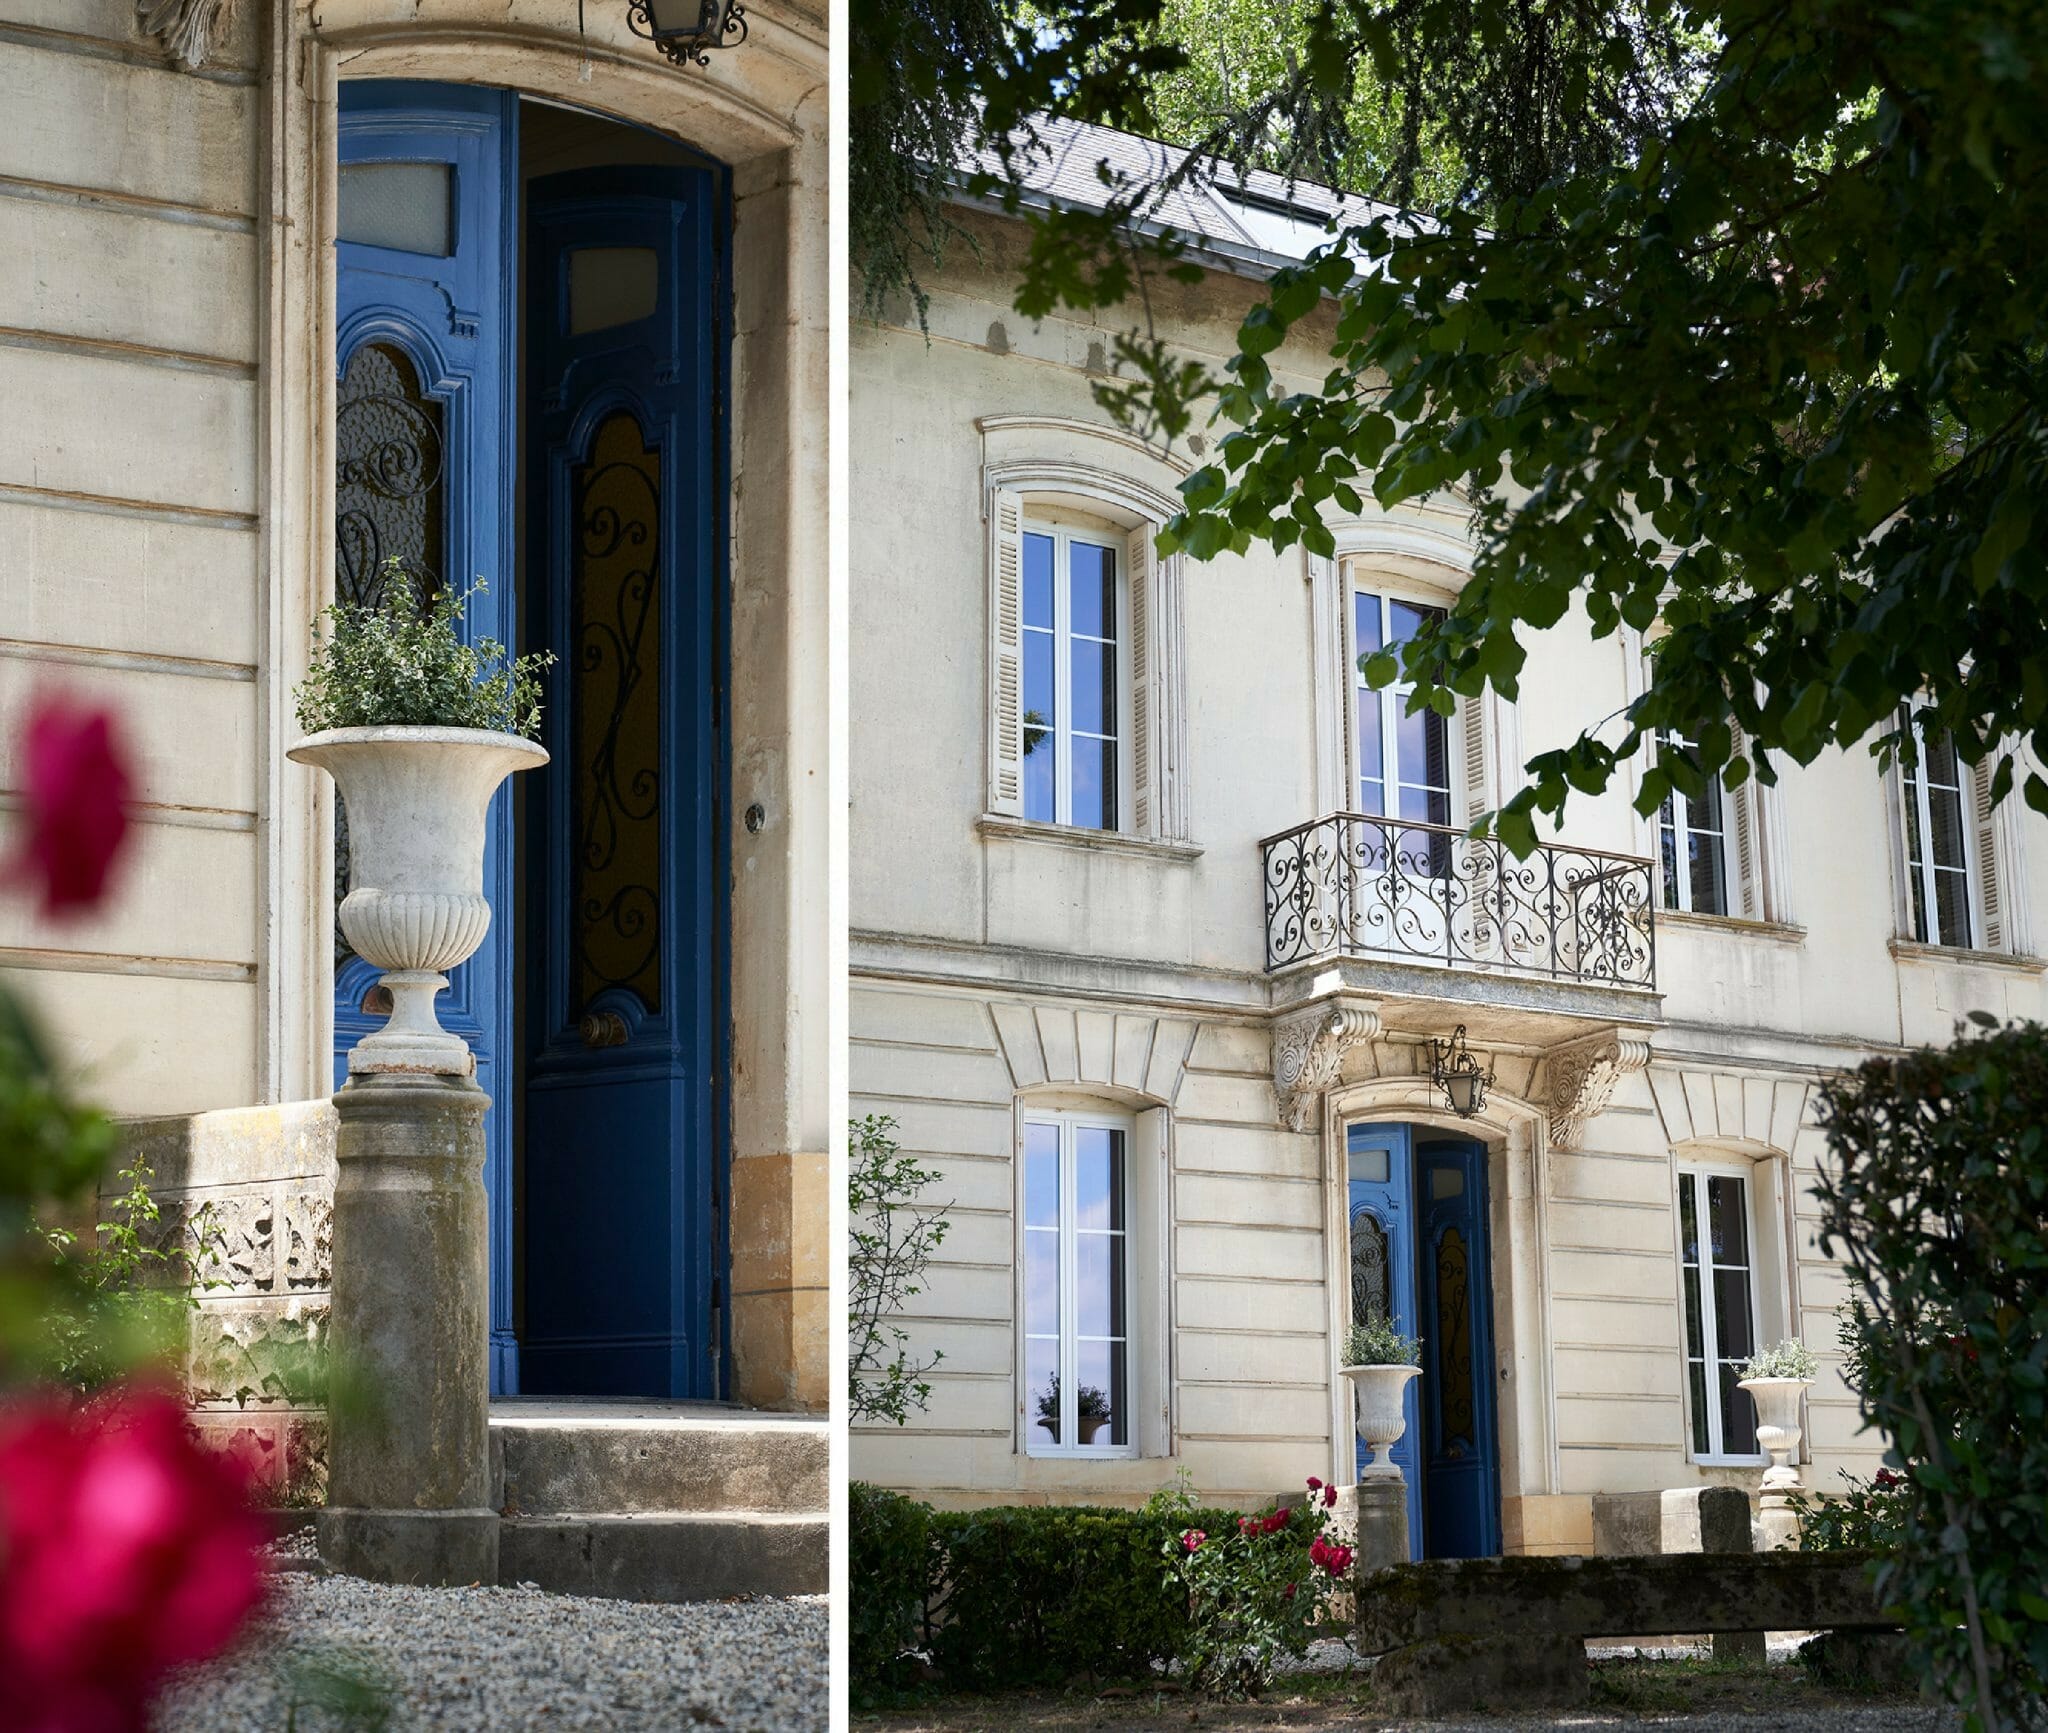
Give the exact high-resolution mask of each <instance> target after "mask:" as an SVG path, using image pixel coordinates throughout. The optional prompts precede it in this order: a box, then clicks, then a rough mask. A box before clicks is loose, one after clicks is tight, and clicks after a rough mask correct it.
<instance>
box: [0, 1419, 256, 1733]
mask: <svg viewBox="0 0 2048 1733" xmlns="http://www.w3.org/2000/svg"><path fill="white" fill-rule="evenodd" d="M248 1492H249V1477H248V1472H247V1468H246V1465H244V1464H242V1463H240V1462H238V1461H235V1460H232V1459H230V1458H227V1457H224V1456H221V1455H219V1454H217V1453H215V1452H212V1451H209V1450H207V1449H206V1448H204V1447H203V1446H202V1445H201V1444H200V1442H199V1440H198V1439H197V1438H196V1437H195V1436H194V1435H193V1433H192V1430H191V1428H190V1426H189V1425H188V1424H187V1421H186V1417H185V1408H184V1404H183V1403H182V1402H181V1401H180V1400H179V1399H178V1397H177V1396H175V1395H173V1394H171V1393H170V1392H168V1391H165V1390H157V1389H143V1388H125V1389H121V1390H118V1391H116V1392H114V1393H112V1394H109V1395H106V1396H102V1397H99V1398H96V1399H95V1400H93V1401H91V1402H89V1403H85V1404H74V1403H73V1402H71V1401H70V1400H69V1399H67V1398H64V1397H61V1396H30V1397H24V1398H17V1399H15V1400H14V1401H12V1402H10V1403H8V1404H6V1405H4V1406H0V1680H4V1681H5V1686H4V1694H5V1696H6V1699H7V1702H6V1712H7V1715H8V1717H9V1719H8V1720H7V1722H6V1725H7V1726H8V1727H9V1728H14V1729H20V1730H21V1733H131V1730H140V1729H142V1728H143V1727H144V1726H145V1725H146V1724H147V1717H148V1709H149V1703H150V1699H151V1697H152V1696H153V1695H154V1693H155V1692H156V1691H157V1689H158V1688H159V1687H160V1686H161V1685H162V1684H163V1682H164V1679H165V1676H166V1675H167V1674H168V1673H169V1672H170V1671H171V1669H172V1668H174V1667H178V1666H181V1665H183V1664H185V1663H186V1662H189V1661H198V1660H203V1659H205V1658H206V1657H208V1656H210V1655H214V1654H217V1653H219V1652H220V1651H221V1650H222V1649H224V1648H226V1647H227V1645H228V1644H229V1642H230V1641H232V1640H233V1638H234V1637H235V1635H236V1633H237V1632H239V1631H240V1630H241V1628H242V1626H243V1624H244V1622H245V1621H246V1620H247V1619H248V1618H249V1616H250V1614H251V1613H252V1612H254V1611H255V1609H256V1608H257V1606H258V1605H259V1604H260V1602H261V1601H262V1599H263V1594H264V1581H265V1578H264V1569H263V1560H262V1547H263V1542H264V1538H265V1535H264V1527H263V1524H262V1522H261V1520H260V1519H259V1518H258V1517H257V1515H256V1514H255V1512H254V1511H253V1510H252V1509H251V1508H250V1504H249V1500H248Z"/></svg>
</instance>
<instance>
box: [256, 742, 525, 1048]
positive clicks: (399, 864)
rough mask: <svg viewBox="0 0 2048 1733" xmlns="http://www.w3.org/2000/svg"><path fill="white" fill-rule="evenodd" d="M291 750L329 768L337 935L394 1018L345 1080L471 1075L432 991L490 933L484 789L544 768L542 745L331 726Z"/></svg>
mask: <svg viewBox="0 0 2048 1733" xmlns="http://www.w3.org/2000/svg"><path fill="white" fill-rule="evenodd" d="M287 756H288V757H290V758H292V759H295V760H296V761H297V762H298V763H300V764H311V765H315V766H317V767H318V768H320V769H322V770H324V771H326V772H327V773H328V774H329V775H330V776H332V777H333V778H334V781H335V785H336V786H337V787H338V788H339V789H340V790H341V798H342V800H343V801H344V802H346V803H347V806H348V844H349V877H350V880H351V881H352V882H351V884H350V886H349V893H348V896H347V897H346V898H345V899H344V900H343V902H342V905H341V911H340V916H339V919H340V922H341V930H342V932H343V934H344V935H345V936H346V937H347V939H348V942H349V943H350V944H351V945H353V946H354V947H355V950H356V953H357V955H359V956H360V957H362V958H363V959H364V961H366V962H368V963H371V964H374V965H375V966H376V967H377V968H379V969H382V970H383V971H384V975H383V985H384V986H385V987H386V988H388V989H389V990H390V993H391V1016H390V1019H389V1020H388V1021H387V1022H386V1023H385V1025H384V1027H383V1028H381V1029H379V1030H377V1031H375V1032H374V1033H372V1034H369V1035H365V1036H364V1037H363V1038H362V1040H361V1041H359V1042H357V1043H356V1046H355V1049H354V1051H353V1052H351V1053H350V1054H349V1056H348V1069H349V1075H350V1076H352V1077H355V1076H363V1075H365V1074H368V1073H375V1072H387V1073H388V1072H401V1073H403V1072H410V1073H413V1074H416V1075H426V1076H457V1077H469V1076H472V1075H474V1074H475V1071H476V1056H475V1055H474V1054H473V1053H471V1052H470V1050H469V1044H468V1043H467V1042H466V1041H464V1040H463V1039H462V1037H461V1036H459V1035H451V1034H449V1033H448V1031H447V1030H445V1029H443V1028H442V1027H441V1020H440V1018H439V1017H438V1016H437V1015H436V1014H435V1011H434V996H435V995H436V994H437V993H439V992H440V991H441V989H442V988H444V987H446V986H447V985H448V976H447V974H446V971H447V970H449V969H452V968H454V967H455V966H456V965H457V964H458V963H462V962H466V961H467V960H468V959H469V958H470V957H472V956H474V955H475V954H476V949H477V947H478V946H479V945H481V944H482V943H483V942H484V934H485V933H487V932H488V931H490V926H491V905H490V903H489V901H488V900H487V899H486V898H485V896H484V829H485V827H484V818H485V815H486V813H487V812H488V811H489V810H490V804H491V796H492V795H493V794H494V793H495V792H496V791H497V787H498V784H499V783H501V782H503V781H504V780H505V778H506V777H508V776H510V775H511V774H512V773H513V772H514V771H518V770H534V769H538V768H539V767H540V766H541V765H543V764H545V763H547V761H548V755H547V751H546V749H545V748H544V747H541V746H538V745H536V744H535V743H534V742H533V741H531V740H522V739H521V738H520V737H519V736H518V735H516V734H500V733H497V732H495V731H493V730H491V729H485V728H414V727H386V728H329V729H327V730H325V731H323V732H322V733H319V734H309V735H308V736H307V737H306V738H305V739H304V740H302V741H300V742H299V744H298V745H296V746H294V747H293V748H292V749H291V751H290V752H289V753H288V754H287Z"/></svg>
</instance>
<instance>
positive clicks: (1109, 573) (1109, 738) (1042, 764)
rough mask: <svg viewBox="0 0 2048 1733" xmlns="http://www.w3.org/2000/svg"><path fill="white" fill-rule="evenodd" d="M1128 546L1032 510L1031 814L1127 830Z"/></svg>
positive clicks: (1027, 813) (1027, 757) (1027, 587)
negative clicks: (1036, 516)
mask: <svg viewBox="0 0 2048 1733" xmlns="http://www.w3.org/2000/svg"><path fill="white" fill-rule="evenodd" d="M1128 615H1129V605H1128V586H1127V585H1126V584H1125V582H1124V578H1123V549H1122V547H1121V546H1120V545H1119V544H1118V542H1117V541H1116V540H1114V539H1113V538H1111V537H1109V536H1107V535H1100V534H1096V533H1093V532H1090V531H1086V530H1079V529H1073V528H1069V527H1066V526H1064V525H1060V524H1056V523H1051V522H1046V521H1042V520H1039V519H1030V518H1027V519H1026V521H1025V524H1024V533H1023V621H1022V625H1023V664H1024V666H1023V700H1022V702H1023V717H1022V724H1023V740H1022V744H1023V769H1024V789H1023V799H1024V817H1026V818H1027V819H1032V820H1035V821H1037V822H1039V823H1043V824H1068V825H1077V826H1079V827H1080V828H1082V829H1084V830H1122V829H1124V828H1126V824H1127V817H1126V815H1127V813H1128V811H1129V795H1128V789H1129V786H1130V752H1131V735H1132V729H1131V715H1130V708H1131V704H1130V692H1131V681H1130V667H1129V658H1128V656H1127V654H1126V649H1125V646H1126V644H1127V642H1128V639H1129V620H1128Z"/></svg>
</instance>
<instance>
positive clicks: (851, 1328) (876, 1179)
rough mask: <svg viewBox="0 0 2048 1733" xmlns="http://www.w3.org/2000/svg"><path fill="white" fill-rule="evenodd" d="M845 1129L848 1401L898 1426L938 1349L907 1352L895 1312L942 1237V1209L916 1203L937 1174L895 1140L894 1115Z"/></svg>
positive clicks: (923, 1387)
mask: <svg viewBox="0 0 2048 1733" xmlns="http://www.w3.org/2000/svg"><path fill="white" fill-rule="evenodd" d="M849 1129H850V1132H851V1135H850V1137H849V1139H848V1144H849V1150H850V1154H851V1158H852V1159H851V1160H850V1162H849V1163H848V1167H849V1170H850V1171H849V1176H848V1180H847V1201H848V1204H849V1207H850V1209H851V1219H852V1224H853V1225H852V1229H851V1234H852V1242H853V1243H852V1245H851V1247H850V1248H849V1250H848V1254H847V1260H846V1265H847V1300H848V1303H847V1320H846V1322H847V1330H846V1334H847V1360H848V1366H847V1380H846V1383H847V1400H848V1406H849V1408H850V1410H851V1412H852V1414H853V1418H854V1419H856V1420H893V1421H894V1422H895V1423H896V1424H897V1425H898V1426H901V1425H903V1424H904V1423H905V1422H906V1421H907V1420H908V1419H909V1418H910V1413H911V1410H912V1409H914V1408H915V1409H922V1408H923V1407H924V1405H925V1403H926V1402H927V1401H929V1400H930V1398H931V1393H932V1387H931V1385H930V1384H928V1383H926V1382H925V1380H924V1374H925V1373H927V1372H929V1371H930V1370H931V1369H932V1368H933V1367H934V1366H936V1365H937V1364H938V1363H939V1362H940V1361H941V1360H943V1359H944V1358H945V1355H944V1354H943V1353H942V1352H940V1351H938V1350H936V1349H935V1350H934V1351H933V1352H932V1353H931V1354H930V1355H929V1356H927V1357H925V1358H923V1359H919V1358H918V1357H916V1356H915V1355H913V1354H912V1352H911V1349H910V1332H909V1331H907V1330H905V1329H904V1328H903V1326H902V1325H901V1324H900V1323H899V1322H897V1319H898V1318H899V1316H900V1315H901V1313H902V1311H903V1308H904V1306H905V1304H906V1303H907V1302H909V1301H911V1300H914V1299H916V1298H917V1296H918V1295H919V1294H921V1293H923V1292H924V1272H925V1266H926V1265H927V1264H929V1263H930V1262H931V1260H932V1256H933V1254H934V1253H936V1252H937V1251H938V1249H939V1247H940V1246H941V1245H943V1244H944V1243H945V1238H946V1228H947V1225H948V1224H947V1222H946V1219H945V1216H944V1214H943V1212H942V1211H941V1210H939V1209H934V1208H931V1207H929V1206H926V1205H923V1204H920V1203H919V1202H918V1196H919V1194H920V1193H921V1192H923V1191H924V1190H925V1189H926V1188H927V1187H929V1186H930V1185H932V1184H933V1183H935V1182H936V1181H937V1179H938V1177H939V1176H938V1175H937V1174H936V1173H934V1172H932V1171H931V1170H930V1169H929V1168H924V1167H920V1166H919V1165H918V1164H917V1162H916V1160H915V1159H914V1158H913V1157H911V1156H907V1155H905V1154H904V1153H903V1152H902V1151H901V1149H899V1148H898V1147H897V1144H896V1135H895V1134H896V1121H895V1120H893V1119H891V1118H889V1117H888V1116H887V1115H885V1114H870V1115H869V1116H868V1117H867V1118H865V1119H856V1120H855V1121H853V1123H852V1125H851V1127H850V1128H849Z"/></svg>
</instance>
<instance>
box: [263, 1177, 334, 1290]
mask: <svg viewBox="0 0 2048 1733" xmlns="http://www.w3.org/2000/svg"><path fill="white" fill-rule="evenodd" d="M277 1237H278V1253H279V1257H280V1259H281V1261H282V1262H283V1265H284V1285H285V1286H286V1287H287V1288H288V1289H294V1290H296V1289H304V1288H326V1287H328V1286H330V1285H331V1284H332V1282H333V1278H334V1194H333V1193H332V1192H326V1191H295V1192H287V1193H286V1194H285V1197H284V1211H283V1217H282V1226H281V1227H280V1228H279V1230H278V1236H277Z"/></svg>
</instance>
